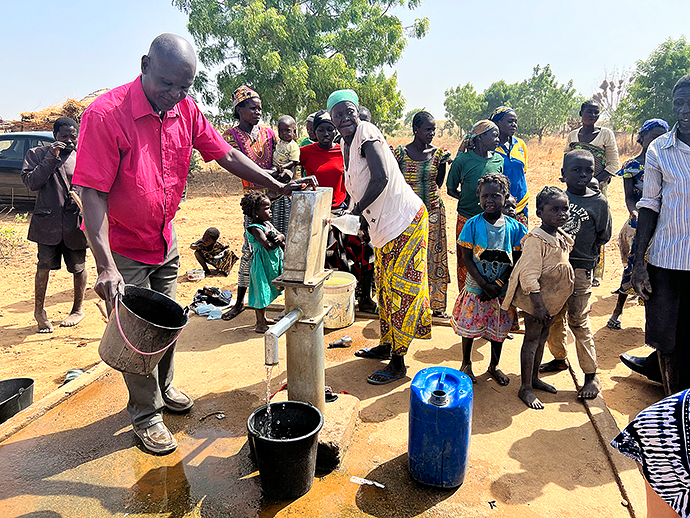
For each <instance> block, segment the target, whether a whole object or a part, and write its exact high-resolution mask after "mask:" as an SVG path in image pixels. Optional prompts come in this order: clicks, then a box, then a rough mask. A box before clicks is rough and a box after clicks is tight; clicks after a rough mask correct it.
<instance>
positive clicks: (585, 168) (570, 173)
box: [539, 149, 612, 399]
mask: <svg viewBox="0 0 690 518" xmlns="http://www.w3.org/2000/svg"><path fill="white" fill-rule="evenodd" d="M561 174H562V176H561V180H562V181H563V182H565V184H566V186H567V189H566V194H567V195H568V199H569V201H570V217H569V219H568V222H567V223H566V224H565V225H564V226H563V231H564V232H567V233H568V234H569V235H570V236H571V237H572V238H573V239H574V240H575V245H574V246H573V250H572V251H571V252H570V264H571V265H572V267H573V269H574V270H575V290H574V292H573V294H572V295H571V296H570V298H569V299H568V301H567V302H566V303H565V305H564V306H563V309H562V310H561V311H560V313H559V314H558V315H556V316H555V317H554V320H553V324H552V325H551V331H550V332H549V339H548V346H549V351H550V352H551V354H552V355H553V357H554V359H553V360H551V361H550V362H547V363H544V364H542V365H541V367H540V368H539V371H540V372H553V371H559V370H565V369H567V368H568V364H567V362H566V358H567V351H566V349H565V340H566V329H565V319H566V315H567V318H568V326H569V327H570V330H571V331H572V332H573V335H575V348H576V351H577V359H578V361H579V363H580V368H581V369H582V371H583V372H584V373H585V380H584V383H583V385H582V388H581V389H580V392H579V393H578V397H580V398H583V399H594V398H595V397H597V394H599V390H600V388H601V384H600V382H599V379H598V378H597V366H598V365H597V353H596V349H595V347H594V338H593V336H592V331H591V329H590V327H589V311H590V307H589V297H590V295H591V294H592V270H593V269H594V267H595V266H596V264H597V260H598V258H599V253H600V251H601V247H602V246H603V245H605V244H606V243H607V242H608V240H609V239H611V226H612V222H611V211H610V209H609V204H608V201H607V200H606V198H605V197H604V195H603V194H601V193H600V192H598V191H595V190H593V189H591V188H590V187H588V185H589V183H590V181H591V180H592V176H593V174H594V158H593V157H592V154H591V153H590V152H589V151H587V150H584V149H576V150H574V151H571V152H570V153H568V154H566V155H565V157H564V158H563V169H561Z"/></svg>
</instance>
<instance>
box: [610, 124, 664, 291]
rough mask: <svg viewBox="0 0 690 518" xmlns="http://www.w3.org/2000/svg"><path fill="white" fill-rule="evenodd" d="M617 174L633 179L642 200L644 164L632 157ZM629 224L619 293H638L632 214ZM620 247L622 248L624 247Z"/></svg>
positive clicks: (637, 199)
mask: <svg viewBox="0 0 690 518" xmlns="http://www.w3.org/2000/svg"><path fill="white" fill-rule="evenodd" d="M653 120H655V119H653ZM662 122H663V121H662ZM640 131H642V130H640ZM617 174H618V176H622V177H623V178H624V179H631V180H632V181H633V196H634V199H635V202H638V201H640V199H641V198H642V187H643V186H644V164H642V163H640V162H638V161H637V160H635V159H634V158H631V159H630V160H628V161H627V162H625V164H623V167H622V168H621V170H620V171H618V173H617ZM627 225H628V226H629V227H630V228H632V229H633V232H631V234H632V241H631V243H630V249H629V252H628V257H627V258H626V261H625V268H624V269H623V277H622V278H621V285H620V288H618V293H624V294H626V295H636V292H635V288H633V285H632V282H631V281H632V272H633V266H634V265H635V253H636V252H637V220H636V219H634V218H633V217H632V216H630V218H629V219H628V222H627ZM621 232H622V231H621ZM620 248H621V249H622V247H620Z"/></svg>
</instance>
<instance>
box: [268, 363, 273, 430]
mask: <svg viewBox="0 0 690 518" xmlns="http://www.w3.org/2000/svg"><path fill="white" fill-rule="evenodd" d="M272 375H273V365H266V434H267V436H268V437H271V436H272V435H273V417H272V416H271V376H272Z"/></svg>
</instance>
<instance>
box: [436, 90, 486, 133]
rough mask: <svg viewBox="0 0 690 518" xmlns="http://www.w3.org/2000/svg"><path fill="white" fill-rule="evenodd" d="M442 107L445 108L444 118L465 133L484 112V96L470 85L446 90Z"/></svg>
mask: <svg viewBox="0 0 690 518" xmlns="http://www.w3.org/2000/svg"><path fill="white" fill-rule="evenodd" d="M443 106H445V107H446V116H447V117H449V118H450V119H451V120H452V121H453V122H454V123H455V124H456V125H457V126H458V127H459V128H460V129H461V130H463V131H465V132H467V131H469V130H470V129H471V128H472V125H473V124H474V123H475V122H477V121H478V120H479V119H481V118H482V116H483V114H484V112H485V111H486V101H485V100H484V96H483V95H482V94H480V93H477V91H476V90H475V89H474V86H472V83H467V84H466V85H464V86H463V85H458V86H457V87H456V88H451V89H449V90H446V100H445V101H443Z"/></svg>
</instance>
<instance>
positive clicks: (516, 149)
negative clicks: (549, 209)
mask: <svg viewBox="0 0 690 518" xmlns="http://www.w3.org/2000/svg"><path fill="white" fill-rule="evenodd" d="M495 151H496V153H498V154H499V155H501V156H502V157H503V174H504V175H506V176H507V177H508V180H510V194H511V195H512V196H513V197H514V198H515V199H516V200H517V207H516V208H515V211H516V212H517V217H516V219H517V220H518V221H520V223H523V224H524V225H527V202H528V201H529V189H528V188H527V179H526V178H525V172H526V171H527V146H526V145H525V141H524V140H522V139H520V138H517V137H512V138H511V141H510V145H506V144H501V145H499V146H498V147H497V148H496V150H495Z"/></svg>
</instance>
